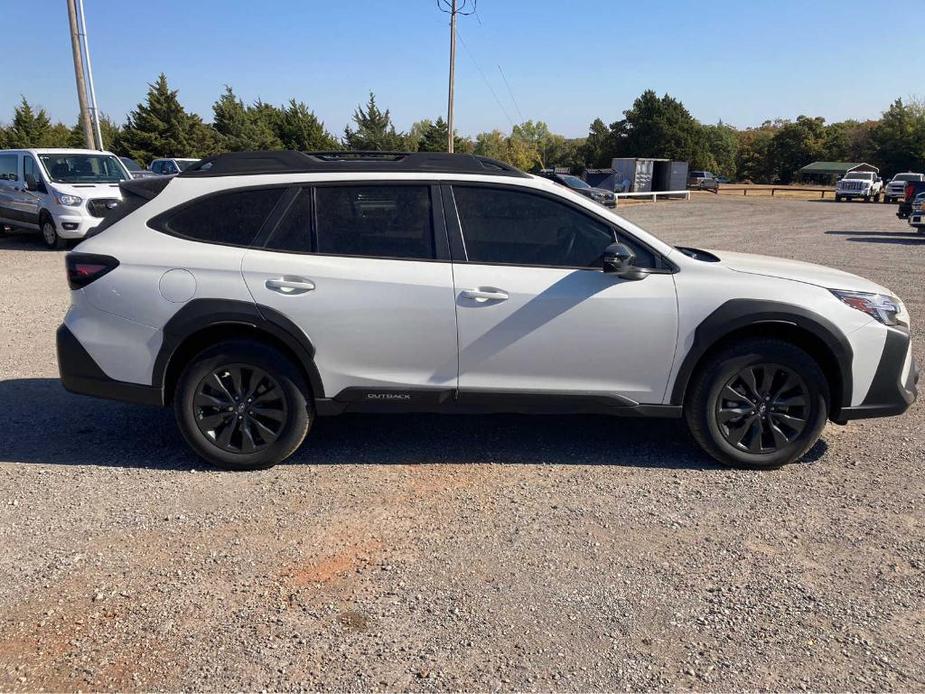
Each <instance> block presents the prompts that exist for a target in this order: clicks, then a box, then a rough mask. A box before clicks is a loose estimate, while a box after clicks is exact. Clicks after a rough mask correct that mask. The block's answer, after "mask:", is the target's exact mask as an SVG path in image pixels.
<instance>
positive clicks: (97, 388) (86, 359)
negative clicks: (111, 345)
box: [57, 325, 164, 405]
mask: <svg viewBox="0 0 925 694" xmlns="http://www.w3.org/2000/svg"><path fill="white" fill-rule="evenodd" d="M57 348H58V373H59V374H60V375H61V384H62V385H63V386H64V388H65V389H66V390H68V391H70V392H72V393H78V394H80V395H91V396H93V397H97V398H105V399H107V400H121V401H123V402H133V403H137V404H140V405H163V404H164V397H163V393H162V392H161V389H160V388H155V387H154V386H145V385H140V384H138V383H126V382H124V381H117V380H115V379H113V378H110V377H109V376H107V375H106V374H105V373H104V372H103V370H102V369H101V368H100V367H99V364H97V363H96V362H95V361H94V360H93V357H91V356H90V353H89V352H87V350H86V349H84V346H83V345H82V344H80V341H79V340H78V339H77V338H76V337H74V333H72V332H71V331H70V329H69V328H68V327H67V326H66V325H62V326H61V327H60V328H58V333H57Z"/></svg>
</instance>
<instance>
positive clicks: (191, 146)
mask: <svg viewBox="0 0 925 694" xmlns="http://www.w3.org/2000/svg"><path fill="white" fill-rule="evenodd" d="M120 139H121V146H122V150H123V152H124V153H125V154H126V155H127V156H130V157H131V158H132V159H135V160H136V161H138V162H142V163H146V162H150V161H151V160H152V159H156V158H157V157H201V156H205V155H207V154H210V153H212V152H214V151H215V150H216V149H217V146H216V142H215V138H214V135H213V131H212V129H211V128H209V127H208V126H206V125H205V124H204V123H203V122H202V119H201V118H199V116H196V115H191V114H189V113H187V112H186V110H185V109H184V108H183V106H182V105H181V104H180V100H179V98H178V97H177V90H171V89H170V87H169V86H168V84H167V77H166V76H165V75H164V74H163V73H161V74H160V75H159V76H158V78H157V81H156V82H155V83H154V84H149V85H148V94H147V96H146V98H145V101H144V102H143V103H140V104H138V106H136V107H135V109H134V110H133V111H131V112H130V113H129V115H128V119H127V120H126V123H125V127H124V128H123V130H122V136H121V138H120Z"/></svg>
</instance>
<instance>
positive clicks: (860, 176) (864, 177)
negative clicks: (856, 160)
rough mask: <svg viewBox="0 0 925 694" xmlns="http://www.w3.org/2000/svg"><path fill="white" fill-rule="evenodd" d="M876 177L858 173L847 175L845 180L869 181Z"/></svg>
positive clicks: (870, 174)
mask: <svg viewBox="0 0 925 694" xmlns="http://www.w3.org/2000/svg"><path fill="white" fill-rule="evenodd" d="M873 177H874V175H873V174H872V173H864V172H863V171H858V172H856V173H849V174H845V178H847V179H850V180H852V181H869V180H871V179H872V178H873Z"/></svg>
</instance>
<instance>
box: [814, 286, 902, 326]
mask: <svg viewBox="0 0 925 694" xmlns="http://www.w3.org/2000/svg"><path fill="white" fill-rule="evenodd" d="M829 291H830V292H832V293H833V294H834V295H835V296H836V297H838V298H839V299H840V300H841V301H842V303H845V304H848V305H849V306H850V307H851V308H856V309H857V310H858V311H863V312H864V313H866V314H867V315H869V316H872V317H874V318H876V319H877V320H878V321H880V322H881V323H883V324H884V325H901V324H902V322H901V321H900V320H899V318H898V315H899V312H900V304H899V299H897V298H896V297H895V296H888V295H886V294H870V293H868V292H849V291H844V290H841V289H830V290H829Z"/></svg>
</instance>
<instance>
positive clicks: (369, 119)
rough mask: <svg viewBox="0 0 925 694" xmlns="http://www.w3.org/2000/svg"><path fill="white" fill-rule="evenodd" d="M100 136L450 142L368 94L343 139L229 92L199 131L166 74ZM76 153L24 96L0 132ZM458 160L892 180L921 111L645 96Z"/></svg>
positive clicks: (230, 143) (132, 143)
mask: <svg viewBox="0 0 925 694" xmlns="http://www.w3.org/2000/svg"><path fill="white" fill-rule="evenodd" d="M100 128H101V130H102V135H103V140H104V144H105V146H106V148H107V149H109V150H110V151H112V152H114V153H116V154H118V155H120V156H128V157H131V158H133V159H135V160H136V161H138V162H140V163H142V164H147V163H149V162H150V161H151V160H152V159H155V158H158V157H203V156H207V155H210V154H216V153H219V152H228V151H242V150H256V149H294V150H301V151H319V150H333V149H346V150H375V151H412V152H416V151H424V152H428V151H429V152H439V151H445V150H446V145H447V137H448V130H447V123H446V121H445V120H444V119H443V117H442V116H440V117H437V118H436V119H423V120H419V121H416V122H415V123H413V124H412V125H411V127H410V128H409V129H408V130H406V131H403V130H399V129H398V128H397V127H396V126H395V124H394V123H393V121H392V117H391V114H390V112H389V110H388V109H382V108H381V107H380V106H379V104H377V102H376V97H375V95H374V94H372V93H370V95H369V98H368V100H367V102H366V103H365V104H364V105H359V106H357V108H356V110H355V111H354V113H353V117H352V122H351V124H350V125H348V126H347V127H346V128H345V129H344V132H343V134H342V135H340V136H337V135H335V134H334V133H331V132H330V131H329V130H328V129H327V128H326V127H325V125H324V123H323V122H321V121H320V120H319V119H318V117H317V116H316V115H315V113H314V112H313V111H312V110H311V109H310V108H309V107H308V106H307V105H306V104H305V103H303V102H301V101H297V100H296V99H290V100H289V102H288V103H287V104H284V105H282V106H276V105H273V104H269V103H266V102H264V101H261V100H258V101H256V102H255V103H253V104H245V103H244V101H243V100H241V99H240V98H239V97H238V96H237V95H236V94H235V93H234V91H233V90H232V88H231V87H226V88H225V91H224V93H222V94H221V96H219V97H218V99H217V100H216V101H215V103H214V104H213V105H212V122H211V123H207V122H205V121H204V120H203V119H202V118H201V117H200V116H198V115H196V114H194V113H190V112H189V111H187V110H186V109H185V108H184V107H183V105H182V103H181V102H180V98H179V94H178V91H177V90H174V89H171V88H170V86H169V84H168V82H167V77H166V76H165V75H163V74H161V75H160V76H159V77H158V79H157V80H156V81H155V82H154V83H153V84H150V85H148V92H147V95H146V96H145V99H144V101H143V102H141V103H139V104H138V105H137V106H136V107H135V108H134V109H133V110H132V111H131V112H130V113H129V114H128V116H127V118H126V120H125V122H124V123H123V124H121V125H120V124H117V123H114V122H113V121H112V120H111V119H109V118H106V117H104V118H102V119H101V123H100ZM83 146H84V139H83V132H82V130H81V128H80V126H79V124H78V125H74V126H72V127H68V126H67V125H65V124H64V123H60V122H58V123H52V122H51V119H50V118H49V117H48V114H47V113H46V112H45V111H44V109H41V108H39V109H36V108H34V107H33V106H32V105H31V104H30V103H29V102H28V101H27V100H26V98H25V97H23V98H22V101H21V102H20V104H19V105H18V106H16V107H15V108H14V111H13V118H12V120H11V121H10V123H9V124H8V125H6V126H2V125H0V148H10V147H83ZM454 149H455V150H456V151H457V152H470V153H475V154H481V155H485V156H490V157H493V158H495V159H499V160H501V161H505V162H507V163H510V164H512V165H514V166H516V167H518V168H520V169H524V170H528V171H530V170H534V171H535V170H538V169H540V168H546V167H564V168H569V169H570V170H571V171H572V172H573V173H581V172H582V171H584V170H585V169H588V168H607V167H609V166H610V163H611V160H612V159H613V158H614V157H666V158H670V159H679V160H683V161H687V162H689V163H690V167H691V169H706V170H710V171H713V172H714V173H716V174H719V175H724V176H727V177H729V178H731V179H733V180H749V181H753V182H755V183H777V182H780V183H790V182H792V181H793V180H794V179H795V178H796V176H797V171H798V170H799V169H800V167H802V166H805V165H806V164H808V163H810V162H812V161H817V160H823V161H855V162H860V161H866V162H868V163H871V164H874V165H875V166H878V167H879V168H880V170H881V173H883V174H886V175H891V174H893V173H897V172H900V171H923V170H925V103H923V102H921V101H917V100H914V99H913V100H910V101H908V102H904V101H903V100H902V99H896V101H894V102H893V103H892V104H890V105H889V107H888V108H887V109H886V110H885V111H884V112H883V114H882V115H881V117H880V118H879V119H877V120H867V121H856V120H845V121H841V122H836V123H826V121H825V119H824V118H821V117H818V116H816V117H812V116H799V117H798V118H797V119H796V120H794V121H791V120H782V119H778V120H773V121H766V122H765V123H763V124H762V125H760V126H758V127H754V128H745V129H737V128H734V127H732V126H730V125H728V124H725V123H723V122H719V123H717V124H715V125H711V124H703V123H700V122H699V121H698V120H697V119H695V118H694V117H693V116H692V115H691V114H690V112H689V111H688V110H687V109H686V108H685V106H684V104H683V103H681V101H679V100H678V99H675V98H673V97H671V96H669V95H668V94H665V95H664V96H661V97H659V96H658V95H656V93H655V92H654V91H652V90H647V91H645V92H643V93H642V94H641V95H640V96H639V97H638V98H637V99H636V100H635V101H634V102H633V104H632V106H631V108H629V109H627V110H626V111H624V112H623V117H622V118H620V119H618V120H615V121H613V122H611V123H610V124H609V125H607V124H606V123H605V121H604V120H602V119H601V118H596V119H595V120H594V121H593V122H592V123H591V124H590V126H589V128H588V135H587V136H586V137H582V138H567V137H564V136H562V135H559V134H556V133H553V132H551V131H550V130H549V127H548V126H547V125H546V123H544V122H543V121H532V120H529V121H525V122H523V123H520V124H517V125H514V126H513V127H512V129H511V131H510V132H509V133H505V132H502V131H501V130H492V131H489V132H482V133H478V134H477V135H476V136H475V137H472V138H470V137H461V136H458V135H454Z"/></svg>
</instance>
